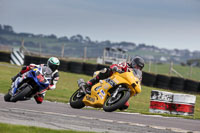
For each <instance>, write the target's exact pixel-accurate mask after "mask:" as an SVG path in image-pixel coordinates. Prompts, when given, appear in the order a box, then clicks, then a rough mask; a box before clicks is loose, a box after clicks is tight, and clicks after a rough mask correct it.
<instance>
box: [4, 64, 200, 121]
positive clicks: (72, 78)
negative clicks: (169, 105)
mask: <svg viewBox="0 0 200 133" xmlns="http://www.w3.org/2000/svg"><path fill="white" fill-rule="evenodd" d="M19 70H20V67H17V66H15V65H10V64H8V63H2V62H1V63H0V73H1V75H0V93H6V92H7V90H8V89H9V87H10V83H11V80H10V78H11V77H12V76H14V75H15V74H17V73H18V72H19ZM79 78H83V79H84V80H85V81H87V80H89V79H90V78H91V77H90V76H86V75H82V74H74V73H69V72H60V80H59V81H58V84H57V88H56V89H55V90H52V91H48V92H47V94H46V97H45V99H46V100H50V101H58V102H64V103H67V102H68V101H69V98H70V96H71V95H72V94H73V92H74V91H75V90H76V89H77V80H78V79H79ZM152 90H160V91H169V90H165V89H158V88H152V87H147V86H142V92H141V93H140V94H138V95H137V96H135V97H132V98H131V99H130V100H129V102H130V107H129V109H128V110H127V111H128V112H137V113H143V114H151V113H149V104H150V95H151V91H152ZM170 92H172V91H170ZM173 92H175V93H182V92H177V91H173ZM187 94H189V93H187ZM190 94H192V95H195V96H196V98H197V99H196V105H195V114H194V116H187V117H185V118H192V119H200V94H197V93H190ZM162 115H163V114H162ZM167 116H172V115H167ZM173 116H175V115H173ZM180 117H182V116H180Z"/></svg>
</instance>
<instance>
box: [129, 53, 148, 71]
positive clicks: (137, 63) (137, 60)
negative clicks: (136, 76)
mask: <svg viewBox="0 0 200 133" xmlns="http://www.w3.org/2000/svg"><path fill="white" fill-rule="evenodd" d="M144 64H145V63H144V59H143V58H142V57H139V56H136V57H135V58H133V60H132V61H131V67H132V68H136V66H137V67H139V68H140V70H142V69H143V67H144Z"/></svg>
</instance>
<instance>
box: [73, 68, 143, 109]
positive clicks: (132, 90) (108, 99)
mask: <svg viewBox="0 0 200 133" xmlns="http://www.w3.org/2000/svg"><path fill="white" fill-rule="evenodd" d="M98 73H99V71H97V72H95V73H94V76H96V75H97V74H98ZM78 86H79V89H78V90H77V91H76V92H74V93H73V95H72V96H71V98H70V106H71V107H72V108H75V109H81V108H83V107H85V106H91V107H94V108H102V107H103V110H104V111H106V112H112V111H115V110H117V109H120V108H121V107H123V106H124V104H125V103H126V102H127V101H128V100H129V98H130V97H132V96H134V95H136V94H138V93H140V92H141V86H140V80H139V76H138V75H137V71H134V70H133V71H129V72H124V73H118V72H115V73H113V74H112V76H110V77H109V78H107V79H104V80H100V81H99V82H98V83H97V84H95V85H93V86H92V88H91V94H86V93H83V89H85V87H86V83H85V81H84V80H83V79H79V80H78Z"/></svg>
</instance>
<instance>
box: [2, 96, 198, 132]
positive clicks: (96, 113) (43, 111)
mask: <svg viewBox="0 0 200 133" xmlns="http://www.w3.org/2000/svg"><path fill="white" fill-rule="evenodd" d="M0 122H3V123H11V124H19V125H31V126H38V127H46V128H52V129H67V130H68V129H70V130H79V131H94V132H106V133H107V132H111V133H122V132H123V133H146V132H148V133H173V132H194V133H200V120H191V119H183V118H174V117H173V118H172V117H162V116H149V115H142V114H137V113H123V112H121V113H119V112H112V113H108V112H104V111H102V110H93V109H91V108H86V109H72V108H71V107H70V105H69V104H64V103H55V102H48V101H44V103H43V104H41V105H39V104H36V103H35V101H34V100H29V101H20V102H17V103H10V102H4V100H3V94H0Z"/></svg>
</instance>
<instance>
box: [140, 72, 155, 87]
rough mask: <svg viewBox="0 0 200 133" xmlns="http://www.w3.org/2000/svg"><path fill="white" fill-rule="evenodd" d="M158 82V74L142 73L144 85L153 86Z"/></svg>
mask: <svg viewBox="0 0 200 133" xmlns="http://www.w3.org/2000/svg"><path fill="white" fill-rule="evenodd" d="M155 81H156V74H153V73H148V72H144V71H143V72H142V84H143V85H146V86H153V85H154V83H155Z"/></svg>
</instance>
